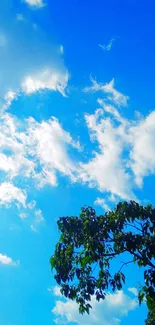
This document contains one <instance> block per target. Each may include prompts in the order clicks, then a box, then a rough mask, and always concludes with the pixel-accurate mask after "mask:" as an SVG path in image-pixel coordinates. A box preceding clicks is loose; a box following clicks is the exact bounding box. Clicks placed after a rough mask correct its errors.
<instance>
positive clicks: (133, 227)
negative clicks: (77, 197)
mask: <svg viewBox="0 0 155 325" xmlns="http://www.w3.org/2000/svg"><path fill="white" fill-rule="evenodd" d="M57 223H58V228H59V230H60V232H61V234H60V239H59V241H58V243H57V245H56V247H55V252H54V254H53V256H52V257H51V259H50V263H51V267H52V269H54V270H55V275H54V277H55V280H56V282H57V283H58V285H60V286H61V293H62V294H63V295H64V296H65V297H67V298H70V299H72V300H75V301H76V302H77V303H78V305H79V312H80V313H84V312H87V313H89V310H90V308H91V297H92V296H93V295H95V296H96V299H97V300H98V301H99V300H100V299H105V297H106V291H107V290H113V291H115V290H116V289H117V290H121V289H122V286H123V284H124V283H125V281H126V278H125V274H124V266H125V265H128V264H129V263H135V264H137V265H138V267H140V268H142V272H143V275H144V283H143V284H142V285H141V288H140V289H139V294H138V298H139V303H140V304H141V302H142V301H143V300H144V299H145V300H146V303H147V306H148V309H149V313H148V318H147V320H146V324H147V325H154V324H155V208H154V207H152V205H148V206H142V205H139V204H138V203H136V202H134V201H130V202H121V203H119V204H118V205H117V206H116V208H115V209H114V210H113V211H109V212H107V213H105V214H104V215H99V216H97V215H96V211H95V210H94V209H93V208H92V207H83V208H82V209H81V213H80V216H79V217H77V216H69V217H68V216H67V217H61V218H60V219H59V220H58V222H57ZM122 255H123V256H124V258H125V262H122V264H120V268H119V269H118V270H116V272H114V273H113V268H112V262H113V260H114V259H116V258H118V259H119V261H120V258H119V257H120V256H121V257H122Z"/></svg>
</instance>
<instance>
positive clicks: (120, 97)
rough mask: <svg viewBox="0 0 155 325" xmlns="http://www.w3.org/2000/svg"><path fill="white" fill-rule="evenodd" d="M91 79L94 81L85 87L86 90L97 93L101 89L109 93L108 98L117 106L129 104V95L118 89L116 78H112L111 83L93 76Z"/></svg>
mask: <svg viewBox="0 0 155 325" xmlns="http://www.w3.org/2000/svg"><path fill="white" fill-rule="evenodd" d="M90 80H91V82H92V86H90V87H86V88H85V89H84V91H85V92H93V93H96V92H98V91H101V92H103V93H104V94H107V99H108V100H109V101H111V102H112V103H113V104H115V105H117V106H127V102H128V99H129V97H128V96H126V95H124V94H122V93H121V92H119V91H118V90H117V89H115V80H114V79H112V80H111V81H110V82H109V83H106V84H102V83H98V82H97V81H96V80H95V79H93V78H92V77H91V78H90Z"/></svg>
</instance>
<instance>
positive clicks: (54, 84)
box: [21, 68, 69, 96]
mask: <svg viewBox="0 0 155 325" xmlns="http://www.w3.org/2000/svg"><path fill="white" fill-rule="evenodd" d="M68 79H69V74H68V72H67V71H66V72H64V73H62V72H59V71H56V70H54V69H49V68H48V69H45V70H43V71H41V72H40V73H37V74H35V75H32V76H31V75H29V76H27V77H25V78H24V80H23V82H22V85H21V88H22V91H24V92H25V93H26V94H27V95H28V94H32V93H34V92H37V91H41V90H51V91H59V92H60V93H61V94H62V95H63V96H66V94H65V89H66V87H67V83H68Z"/></svg>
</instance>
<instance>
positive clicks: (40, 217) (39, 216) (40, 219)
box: [35, 209, 44, 223]
mask: <svg viewBox="0 0 155 325" xmlns="http://www.w3.org/2000/svg"><path fill="white" fill-rule="evenodd" d="M35 217H36V218H35V221H36V223H41V222H43V221H44V217H43V213H42V211H41V210H40V209H39V210H36V211H35Z"/></svg>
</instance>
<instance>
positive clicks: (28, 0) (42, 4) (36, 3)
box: [24, 0, 45, 8]
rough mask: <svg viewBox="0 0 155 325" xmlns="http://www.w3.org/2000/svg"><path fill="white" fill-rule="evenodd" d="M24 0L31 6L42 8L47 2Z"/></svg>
mask: <svg viewBox="0 0 155 325" xmlns="http://www.w3.org/2000/svg"><path fill="white" fill-rule="evenodd" d="M24 1H25V3H27V4H28V5H29V6H32V7H36V8H42V7H44V6H45V3H44V1H43V0H24Z"/></svg>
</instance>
